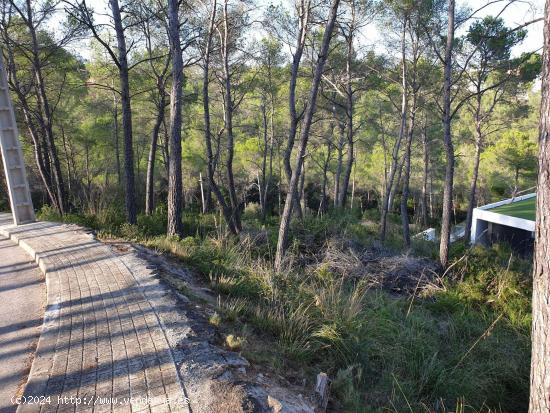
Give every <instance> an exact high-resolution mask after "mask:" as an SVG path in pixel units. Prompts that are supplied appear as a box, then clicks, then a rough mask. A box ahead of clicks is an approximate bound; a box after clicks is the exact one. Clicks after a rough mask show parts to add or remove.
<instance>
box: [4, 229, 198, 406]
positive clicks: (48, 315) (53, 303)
mask: <svg viewBox="0 0 550 413" xmlns="http://www.w3.org/2000/svg"><path fill="white" fill-rule="evenodd" d="M37 223H43V224H49V225H51V226H56V225H64V226H68V227H72V228H73V230H75V231H81V232H82V233H83V234H85V235H87V236H89V237H90V239H92V240H95V241H97V242H99V243H101V241H99V240H96V239H95V237H94V236H92V235H90V234H89V231H87V230H86V229H84V228H82V227H79V226H76V225H73V224H63V223H54V222H44V221H36V222H35V223H30V224H24V225H19V226H14V225H8V226H5V225H4V226H2V223H1V222H0V235H3V236H4V237H6V238H8V239H10V240H11V241H13V242H14V243H16V244H17V245H19V246H20V247H21V248H22V249H23V250H25V251H26V252H27V253H28V254H29V255H30V256H31V258H32V260H33V261H34V262H36V264H37V265H38V267H39V268H40V270H41V271H42V273H43V274H44V277H45V279H46V307H45V311H44V318H43V323H42V329H41V332H40V337H39V339H38V344H37V347H36V351H35V354H34V358H33V362H32V366H31V369H30V372H29V375H28V379H27V383H26V384H25V388H24V394H42V393H43V392H44V391H45V389H46V387H47V383H48V378H49V373H50V371H51V369H52V367H53V359H54V353H51V352H48V351H46V350H44V349H45V348H47V346H48V344H49V343H48V342H49V341H51V340H52V338H53V337H52V333H54V334H56V333H57V332H56V325H57V324H58V322H59V321H60V320H59V317H58V315H59V303H60V299H61V297H60V295H59V291H58V292H57V293H56V292H55V291H54V290H55V289H54V288H52V280H51V278H50V277H48V273H49V268H48V264H47V261H46V256H45V254H41V253H37V252H36V251H35V250H34V249H33V248H32V246H31V245H30V244H29V243H27V242H26V241H25V240H24V239H21V238H20V237H19V236H18V234H16V233H13V232H12V231H14V230H20V229H22V228H25V227H28V228H29V229H31V226H32V225H35V224H37ZM22 235H23V236H24V235H25V234H24V233H22ZM117 259H118V258H117ZM123 265H124V266H125V267H126V268H128V267H127V265H126V263H124V262H123ZM128 270H129V271H130V269H129V268H128ZM130 273H132V271H130ZM132 276H133V278H134V279H135V280H136V284H137V285H138V286H139V287H142V286H143V284H142V281H141V280H139V279H138V278H137V277H136V276H135V275H134V274H133V273H132ZM144 295H145V297H148V294H147V293H145V292H144ZM148 299H149V300H150V297H148ZM152 308H153V311H154V313H155V316H156V318H157V320H158V322H159V325H160V326H161V328H162V332H163V334H164V336H165V338H166V339H167V341H168V342H170V340H168V338H167V337H166V326H165V325H164V323H163V322H162V319H161V317H160V316H159V313H158V311H157V309H156V308H155V306H154V305H152ZM47 343H48V344H47ZM169 349H170V351H169V354H170V359H171V361H172V363H173V364H174V367H175V370H176V375H177V378H178V381H179V386H180V389H181V392H182V394H183V395H184V396H185V398H187V396H188V393H187V391H186V389H185V386H184V384H183V380H182V377H181V374H180V371H179V368H178V367H177V364H176V361H175V357H174V350H173V348H172V346H171V345H169ZM189 407H190V406H188V407H187V409H186V410H187V411H191V410H190V408H189ZM37 411H40V404H38V405H37V404H20V405H19V406H18V408H17V413H28V412H33V413H34V412H37Z"/></svg>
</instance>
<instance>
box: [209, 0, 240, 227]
mask: <svg viewBox="0 0 550 413" xmlns="http://www.w3.org/2000/svg"><path fill="white" fill-rule="evenodd" d="M216 7H217V2H216V0H213V1H212V11H211V14H210V23H209V28H208V34H207V38H206V45H205V50H204V66H203V82H202V95H203V113H204V141H205V146H206V159H207V177H208V186H209V188H210V189H211V190H212V192H214V195H215V196H216V199H217V201H218V204H219V205H220V208H221V211H222V214H223V217H224V219H225V222H226V224H227V226H228V228H229V231H230V232H231V233H232V234H234V235H236V234H237V233H238V230H237V229H236V228H235V225H234V223H233V219H232V217H231V209H230V208H229V206H228V205H227V202H226V201H225V198H224V196H223V194H222V192H221V190H220V188H219V186H218V185H217V183H216V179H215V178H216V177H215V174H216V163H217V158H218V153H219V146H218V149H217V150H216V154H214V152H213V150H212V131H211V125H210V93H209V90H208V86H209V83H210V74H209V72H210V53H211V46H212V36H213V34H214V25H215V22H216Z"/></svg>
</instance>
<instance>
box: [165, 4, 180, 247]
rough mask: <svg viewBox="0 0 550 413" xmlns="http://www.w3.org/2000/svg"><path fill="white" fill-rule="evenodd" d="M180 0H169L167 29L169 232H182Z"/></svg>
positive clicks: (177, 233)
mask: <svg viewBox="0 0 550 413" xmlns="http://www.w3.org/2000/svg"><path fill="white" fill-rule="evenodd" d="M178 11H179V1H178V0H168V31H169V35H170V53H171V55H172V92H171V94H170V174H169V175H168V227H167V233H168V235H171V236H180V237H181V236H182V235H183V222H182V209H183V186H182V174H181V123H182V119H181V117H182V114H181V112H182V101H183V57H182V50H181V41H180V31H179V27H180V24H179V16H178Z"/></svg>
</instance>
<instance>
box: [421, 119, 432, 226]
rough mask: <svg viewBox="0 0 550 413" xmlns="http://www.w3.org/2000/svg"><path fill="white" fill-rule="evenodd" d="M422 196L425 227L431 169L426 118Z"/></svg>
mask: <svg viewBox="0 0 550 413" xmlns="http://www.w3.org/2000/svg"><path fill="white" fill-rule="evenodd" d="M422 161H423V169H422V195H421V199H420V222H421V223H422V226H423V227H426V226H427V225H428V175H429V168H430V152H429V146H428V135H427V133H426V116H424V125H423V128H422Z"/></svg>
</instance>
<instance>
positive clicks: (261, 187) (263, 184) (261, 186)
mask: <svg viewBox="0 0 550 413" xmlns="http://www.w3.org/2000/svg"><path fill="white" fill-rule="evenodd" d="M262 121H263V143H264V145H263V150H262V179H261V180H259V182H258V194H259V197H260V207H261V217H262V220H263V219H264V218H265V215H266V210H267V203H266V200H265V196H264V194H267V189H266V188H267V152H268V137H267V133H268V132H267V112H266V107H265V104H262Z"/></svg>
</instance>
